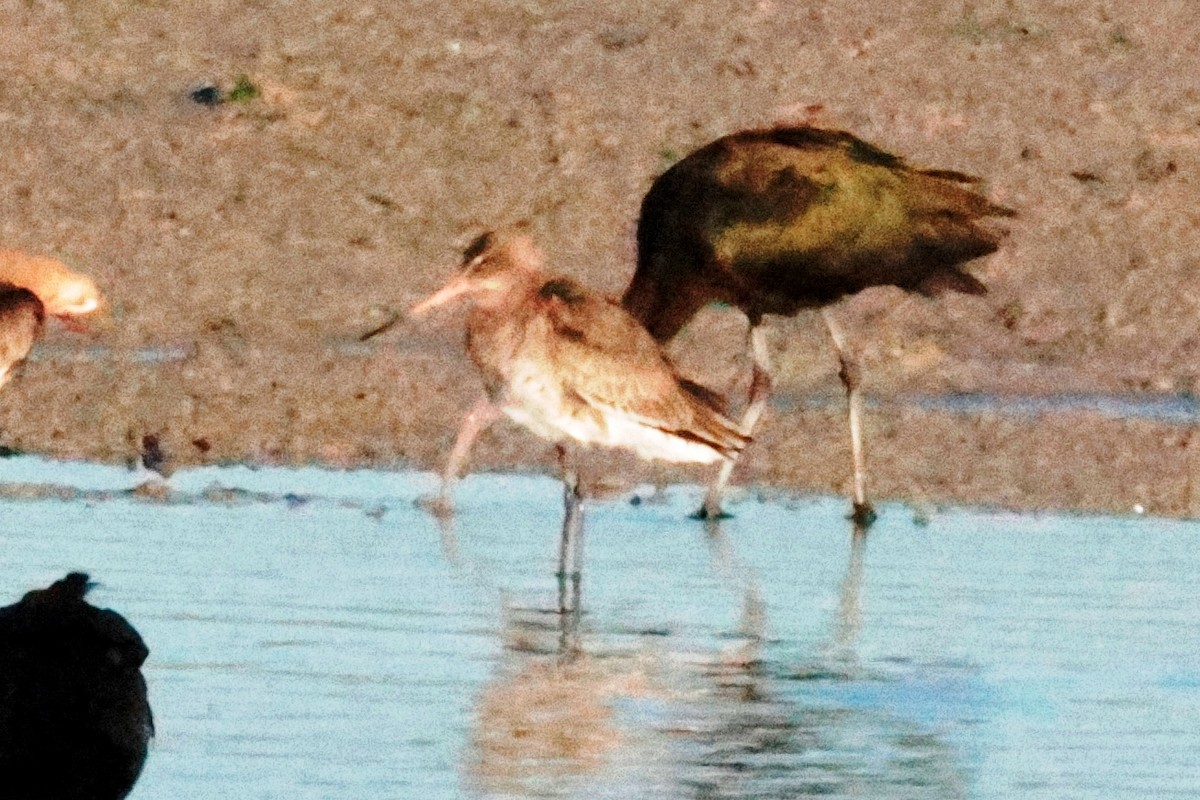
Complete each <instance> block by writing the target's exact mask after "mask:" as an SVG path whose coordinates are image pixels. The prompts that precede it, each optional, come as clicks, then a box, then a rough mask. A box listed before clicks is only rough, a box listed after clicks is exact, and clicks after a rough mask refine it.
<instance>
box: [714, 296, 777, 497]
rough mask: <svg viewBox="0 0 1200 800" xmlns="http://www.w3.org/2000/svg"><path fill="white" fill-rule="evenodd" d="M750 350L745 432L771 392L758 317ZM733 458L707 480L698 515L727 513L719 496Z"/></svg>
mask: <svg viewBox="0 0 1200 800" xmlns="http://www.w3.org/2000/svg"><path fill="white" fill-rule="evenodd" d="M750 352H751V355H752V358H753V361H754V366H753V369H752V370H751V373H750V394H749V396H748V397H747V399H746V410H745V412H744V413H743V414H742V421H741V425H740V427H741V429H742V433H744V434H746V435H747V436H749V435H750V434H751V433H752V432H753V431H754V426H755V425H757V424H758V420H759V417H761V416H762V413H763V411H765V410H766V408H767V400H768V399H770V396H771V385H772V381H771V355H770V351H769V350H768V349H767V334H766V329H765V328H764V327H763V326H762V321H761V320H755V319H753V318H752V319H751V320H750ZM735 462H736V459H734V458H729V459H726V460H725V462H724V463H722V464H721V469H720V471H719V472H717V477H716V478H715V479H713V482H712V483H710V484H709V486H708V491H707V493H705V496H704V505H703V506H701V507H700V510H699V511H698V512H696V516H697V517H698V518H700V519H721V518H723V517H727V516H728V515H727V514H725V513H724V512H723V511H721V497H722V496H723V495H724V494H725V486H726V485H727V484H728V483H729V478H730V476H731V475H733V466H734V463H735Z"/></svg>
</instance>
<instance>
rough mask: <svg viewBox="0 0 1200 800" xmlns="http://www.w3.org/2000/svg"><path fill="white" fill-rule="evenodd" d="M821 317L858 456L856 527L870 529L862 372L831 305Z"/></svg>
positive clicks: (872, 516) (853, 516) (852, 448)
mask: <svg viewBox="0 0 1200 800" xmlns="http://www.w3.org/2000/svg"><path fill="white" fill-rule="evenodd" d="M821 317H822V318H823V319H824V320H825V327H826V328H827V329H828V330H829V338H830V340H831V341H832V342H833V349H834V351H835V352H836V353H837V357H838V365H839V367H838V377H839V378H841V379H842V385H843V386H845V387H846V403H847V407H848V416H849V420H850V452H851V454H852V455H853V457H854V512H853V514H851V519H852V520H854V525H855V530H856V531H857V530H859V529H862V530H866V528H867V527H869V526H870V524H871V523H872V522H874V520H875V510H874V509H873V508H872V507H871V503H870V501H869V500H867V466H866V456H865V455H864V454H863V441H862V395H861V393H860V392H859V391H858V386H859V383H860V379H861V375H862V372H861V370H860V369H859V366H858V363H857V362H856V361H854V360H853V359H851V358H850V356H849V355H847V350H846V337H845V335H844V334H843V333H842V328H841V326H840V325H838V322H837V320H836V319H834V316H833V314H832V312H830V310H829V309H828V308H823V309H821Z"/></svg>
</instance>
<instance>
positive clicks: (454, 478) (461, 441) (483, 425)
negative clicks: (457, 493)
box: [421, 397, 501, 516]
mask: <svg viewBox="0 0 1200 800" xmlns="http://www.w3.org/2000/svg"><path fill="white" fill-rule="evenodd" d="M500 416H501V411H500V409H498V408H496V406H495V405H494V404H493V403H492V401H491V400H488V399H487V398H486V397H481V398H479V399H478V400H476V401H475V405H474V406H472V407H471V410H470V411H468V412H467V415H466V416H465V417H463V421H462V424H461V425H459V426H458V435H457V436H455V437H454V447H452V448H451V449H450V457H449V458H448V459H446V467H445V468H444V469H443V470H442V486H441V489H439V490H438V494H437V496H436V497H433V498H429V499H424V500H422V502H421V504H422V505H423V506H424V507H425V508H427V509H429V510H430V511H431V512H433V514H434V515H436V516H442V515H445V514H451V513H453V511H454V497H453V491H454V484H456V483H458V475H459V472H460V471H461V470H462V465H463V462H465V461H466V460H467V456H468V455H469V454H470V452H471V446H472V445H474V444H475V440H476V439H477V438H479V434H481V433H483V432H484V431H485V430H487V428H488V426H490V425H491V424H492V423H493V422H495V421H496V420H497V419H499V418H500Z"/></svg>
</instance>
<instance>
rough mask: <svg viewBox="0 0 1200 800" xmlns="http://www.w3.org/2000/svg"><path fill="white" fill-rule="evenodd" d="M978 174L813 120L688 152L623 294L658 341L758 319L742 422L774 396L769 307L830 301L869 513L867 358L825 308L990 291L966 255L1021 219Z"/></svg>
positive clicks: (859, 481) (857, 481) (861, 516)
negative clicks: (863, 388)
mask: <svg viewBox="0 0 1200 800" xmlns="http://www.w3.org/2000/svg"><path fill="white" fill-rule="evenodd" d="M974 183H977V179H976V178H973V177H971V176H968V175H964V174H962V173H959V172H953V171H950V170H935V169H922V168H918V167H912V166H909V165H908V164H906V163H905V162H904V160H903V159H901V158H899V157H898V156H894V155H892V154H890V153H887V152H884V151H883V150H880V149H879V148H877V147H875V146H873V145H871V144H868V143H867V142H864V141H862V140H861V139H858V138H856V137H854V136H852V135H851V134H849V133H845V132H842V131H835V130H823V129H819V128H810V127H794V128H775V129H766V130H747V131H741V132H739V133H734V134H731V135H728V136H725V137H722V138H720V139H717V140H716V141H714V142H711V143H709V144H707V145H705V146H704V147H701V148H700V149H699V150H696V151H695V152H693V153H691V154H690V155H688V156H687V157H686V158H684V159H683V160H681V161H679V162H678V163H676V164H675V165H674V166H672V167H671V168H670V169H668V170H667V171H666V172H664V173H663V174H662V175H660V176H659V177H658V179H657V180H655V181H654V183H653V185H652V186H651V187H650V191H649V192H648V193H647V194H646V196H645V198H644V199H643V201H642V208H641V216H640V219H639V221H638V229H637V247H638V264H637V271H636V273H635V274H634V277H633V280H632V282H631V283H630V285H629V288H628V289H627V290H626V292H625V295H624V297H623V298H622V303H623V304H624V306H625V307H626V308H627V309H628V310H629V311H630V313H632V314H633V316H634V317H636V318H637V319H638V320H639V321H640V322H641V323H642V324H643V325H645V326H646V328H647V329H648V330H649V331H650V333H651V335H652V336H653V337H654V338H655V339H656V340H657V341H658V342H660V343H664V344H665V343H666V342H668V341H670V340H671V339H672V338H673V337H674V336H675V334H676V333H678V332H679V331H680V329H682V328H683V327H684V326H685V325H686V324H687V323H688V321H689V320H691V318H692V317H693V316H694V315H695V314H696V312H698V311H699V310H700V309H701V308H703V307H704V306H706V305H708V304H710V303H725V304H728V305H731V306H734V307H736V308H738V309H741V311H742V312H743V313H744V314H745V315H746V317H747V318H748V320H749V322H750V335H749V340H750V345H749V346H750V350H751V353H752V358H753V365H754V366H753V372H752V377H751V381H750V393H749V398H748V401H747V406H746V410H745V412H744V416H743V418H742V423H741V428H742V430H743V431H745V432H746V433H747V434H749V433H750V432H751V431H752V430H753V428H754V425H755V424H756V423H757V422H758V418H759V416H760V415H761V414H762V412H763V409H764V408H765V406H766V403H767V399H768V395H769V394H770V389H771V370H770V364H769V361H768V357H767V345H766V339H765V335H764V331H763V328H762V322H763V317H764V316H766V315H767V314H780V315H784V316H793V315H795V314H797V313H798V312H799V311H801V310H802V309H806V308H821V309H823V315H824V319H825V324H826V325H827V327H828V329H829V335H830V338H831V340H832V342H833V346H834V349H835V350H836V351H837V356H838V359H839V362H840V366H841V369H840V376H841V379H842V382H843V384H844V385H845V387H846V392H847V400H848V404H849V421H850V436H851V449H852V453H853V459H854V518H855V521H856V522H858V523H860V524H867V523H869V521H870V520H871V519H872V518H873V516H874V515H873V513H872V511H871V506H870V504H869V502H868V500H867V493H866V467H865V463H864V456H863V446H862V432H861V421H860V417H861V411H860V402H859V396H858V368H857V365H856V364H854V363H853V362H852V361H851V359H850V358H849V357H848V355H847V352H846V346H845V340H844V337H843V335H842V332H841V330H840V329H839V327H838V326H837V324H836V322H835V320H834V319H833V317H832V316H831V314H830V312H829V310H828V306H830V305H831V304H833V303H835V302H837V301H838V300H839V299H841V298H842V297H844V296H846V295H850V294H854V293H855V292H858V291H861V290H863V289H866V288H867V287H870V286H888V285H890V286H898V287H900V288H901V289H906V290H909V291H914V292H918V293H920V294H923V295H927V296H933V295H937V294H939V293H941V292H943V291H947V290H950V291H958V292H966V293H968V294H983V293H984V292H986V288H985V287H984V286H983V284H982V283H980V282H979V281H978V280H976V279H975V278H973V277H971V276H970V275H968V274H967V273H965V272H963V271H962V269H961V266H962V264H963V263H964V262H966V261H969V260H971V259H973V258H977V257H979V256H983V255H987V254H988V253H992V252H994V251H995V250H996V248H997V247H998V246H999V241H1000V237H1001V235H1002V234H1001V233H999V232H996V231H991V230H988V229H986V228H983V227H980V225H979V224H978V222H979V220H981V219H982V218H985V217H993V216H1012V215H1013V212H1012V211H1011V210H1010V209H1007V208H1004V207H1002V206H999V205H996V204H995V203H992V202H991V201H989V200H988V199H987V198H986V197H984V196H982V195H981V194H979V193H977V192H976V191H975V190H974V189H973V188H972V184H974ZM732 469H733V460H732V459H729V460H727V461H726V462H725V463H724V464H722V465H721V470H720V472H719V474H718V475H717V477H716V479H715V480H714V482H713V484H712V486H711V487H710V490H709V492H708V495H707V498H706V500H705V505H704V508H702V509H701V512H700V516H702V517H706V516H707V517H712V516H718V515H720V513H721V511H720V498H721V494H722V492H723V489H724V486H725V483H726V482H727V481H728V479H729V475H730V473H731V472H732Z"/></svg>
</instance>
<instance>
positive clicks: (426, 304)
mask: <svg viewBox="0 0 1200 800" xmlns="http://www.w3.org/2000/svg"><path fill="white" fill-rule="evenodd" d="M542 261H543V259H542V253H541V251H540V250H538V248H537V245H535V244H534V243H533V240H532V239H530V238H529V237H528V236H511V237H508V238H501V237H500V236H498V235H497V234H495V233H493V232H492V231H488V232H487V233H484V234H482V235H481V236H479V237H477V238H476V239H475V240H474V241H473V242H471V244H469V245H468V246H467V249H466V250H464V251H463V257H462V263H461V265H460V267H459V271H458V274H456V275H455V276H454V277H452V278H451V279H450V280H449V281H447V282H446V285H445V286H443V287H442V288H441V289H438V290H437V291H436V292H434V293H433V294H431V295H430V296H429V297H427V298H425V299H424V300H422V301H421V302H419V303H417V304H416V305H415V306H413V307H412V309H411V310H410V313H411V314H413V315H414V316H419V315H421V314H424V313H425V312H426V311H428V310H429V309H431V308H436V307H437V306H440V305H444V304H446V303H449V302H451V301H453V300H458V299H459V298H465V299H469V300H471V302H473V303H474V304H475V305H477V306H481V307H484V308H495V307H499V306H503V305H505V303H506V302H507V301H508V300H509V299H510V298H511V297H512V294H513V291H514V290H517V289H520V288H521V287H523V286H525V285H527V284H529V283H531V278H532V276H536V275H537V274H538V273H540V272H541V269H542Z"/></svg>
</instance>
